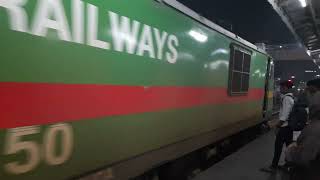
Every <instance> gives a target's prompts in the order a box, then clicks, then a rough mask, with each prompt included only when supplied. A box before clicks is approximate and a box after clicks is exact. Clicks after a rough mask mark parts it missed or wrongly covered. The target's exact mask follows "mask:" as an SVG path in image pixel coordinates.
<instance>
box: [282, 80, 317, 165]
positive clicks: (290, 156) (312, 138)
mask: <svg viewBox="0 0 320 180" xmlns="http://www.w3.org/2000/svg"><path fill="white" fill-rule="evenodd" d="M307 90H308V92H309V109H310V114H309V119H310V121H311V123H310V124H309V125H308V126H307V127H306V128H304V129H303V131H302V132H301V134H300V136H299V138H298V140H297V142H296V143H293V144H291V145H290V146H289V147H288V149H287V152H286V160H287V161H288V162H290V163H291V164H294V165H296V166H301V167H310V166H312V164H313V163H314V161H320V141H319V139H320V79H315V80H311V81H309V82H308V83H307ZM316 163H317V164H319V162H316Z"/></svg>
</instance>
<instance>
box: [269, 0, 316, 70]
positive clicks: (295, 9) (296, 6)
mask: <svg viewBox="0 0 320 180" xmlns="http://www.w3.org/2000/svg"><path fill="white" fill-rule="evenodd" d="M268 1H269V3H270V4H271V5H272V6H273V8H274V10H275V11H276V12H277V13H278V14H279V15H280V17H281V18H282V20H283V21H284V22H285V23H286V25H287V26H288V28H289V29H290V30H291V32H292V33H293V34H294V36H295V38H296V39H297V40H298V41H299V42H301V43H302V44H303V45H304V46H305V47H306V50H309V52H310V53H311V55H312V58H313V59H314V61H315V62H316V63H318V65H320V1H319V0H268Z"/></svg>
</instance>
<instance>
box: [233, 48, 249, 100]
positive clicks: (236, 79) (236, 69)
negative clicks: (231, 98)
mask: <svg viewBox="0 0 320 180" xmlns="http://www.w3.org/2000/svg"><path fill="white" fill-rule="evenodd" d="M250 65H251V52H250V51H248V50H246V49H244V48H241V47H239V46H237V45H234V44H233V45H232V46H231V58H230V65H229V69H230V74H229V88H228V89H229V94H230V95H245V94H247V93H248V90H249V82H250Z"/></svg>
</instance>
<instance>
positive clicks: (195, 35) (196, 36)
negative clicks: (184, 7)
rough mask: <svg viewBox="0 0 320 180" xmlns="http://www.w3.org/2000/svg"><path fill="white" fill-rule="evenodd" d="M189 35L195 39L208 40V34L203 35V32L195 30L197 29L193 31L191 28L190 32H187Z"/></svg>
mask: <svg viewBox="0 0 320 180" xmlns="http://www.w3.org/2000/svg"><path fill="white" fill-rule="evenodd" d="M189 35H190V36H191V37H193V38H194V39H195V40H197V41H199V42H202V43H203V42H206V41H207V40H208V36H206V35H204V34H202V33H199V32H197V31H193V30H191V31H190V32H189Z"/></svg>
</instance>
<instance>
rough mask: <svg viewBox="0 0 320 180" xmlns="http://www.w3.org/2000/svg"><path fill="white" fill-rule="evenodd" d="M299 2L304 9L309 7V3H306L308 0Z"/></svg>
mask: <svg viewBox="0 0 320 180" xmlns="http://www.w3.org/2000/svg"><path fill="white" fill-rule="evenodd" d="M299 1H300V3H301V6H302V7H303V8H305V7H307V2H306V0H299Z"/></svg>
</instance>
